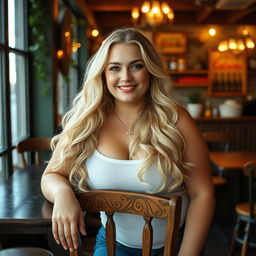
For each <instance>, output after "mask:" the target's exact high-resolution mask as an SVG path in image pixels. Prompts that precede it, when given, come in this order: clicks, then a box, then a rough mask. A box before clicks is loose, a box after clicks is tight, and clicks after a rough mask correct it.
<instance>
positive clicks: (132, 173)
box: [85, 150, 189, 249]
mask: <svg viewBox="0 0 256 256" xmlns="http://www.w3.org/2000/svg"><path fill="white" fill-rule="evenodd" d="M143 162H144V160H143V159H140V160H119V159H114V158H110V157H107V156H105V155H103V154H101V153H100V152H99V151H97V150H95V151H94V152H93V154H92V155H91V156H90V157H88V158H87V159H86V162H85V164H86V168H87V171H88V186H89V188H90V189H114V190H126V191H134V192H140V193H148V192H149V191H155V190H157V189H159V188H160V187H161V185H162V182H163V181H162V178H161V175H160V173H159V171H158V170H157V168H158V167H157V161H154V162H153V164H152V166H151V167H150V168H149V169H148V170H147V172H146V173H145V174H144V175H143V177H142V178H143V180H144V181H145V182H146V183H147V184H144V183H142V182H140V181H139V179H138V177H137V174H138V171H139V169H140V168H141V166H142V164H143ZM169 180H170V183H171V182H173V179H172V178H171V177H170V178H169ZM173 194H176V195H181V196H182V212H181V225H182V224H183V222H184V219H185V216H186V212H187V206H188V202H189V200H188V195H187V193H186V191H185V189H183V188H181V189H180V190H179V191H177V192H175V193H173ZM173 194H170V193H169V194H165V193H164V192H163V193H161V195H164V196H169V197H170V196H171V195H173ZM106 219H107V218H106V215H105V213H103V212H102V213H101V222H102V224H103V225H104V226H105V224H106ZM114 220H115V223H116V240H117V241H118V242H119V243H121V244H124V245H126V246H129V247H132V248H141V247H142V230H143V226H144V220H143V217H141V216H137V215H132V214H121V213H115V214H114ZM166 224H167V222H166V221H165V220H161V219H153V221H152V226H153V232H154V236H153V248H154V249H156V248H161V247H163V246H164V243H165V233H166Z"/></svg>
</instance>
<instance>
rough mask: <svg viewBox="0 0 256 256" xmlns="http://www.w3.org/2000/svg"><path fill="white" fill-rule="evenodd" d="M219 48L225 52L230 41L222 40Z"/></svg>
mask: <svg viewBox="0 0 256 256" xmlns="http://www.w3.org/2000/svg"><path fill="white" fill-rule="evenodd" d="M218 50H219V51H220V52H225V51H227V50H228V42H227V41H222V42H220V44H219V46H218Z"/></svg>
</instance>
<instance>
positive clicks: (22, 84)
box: [9, 53, 28, 142]
mask: <svg viewBox="0 0 256 256" xmlns="http://www.w3.org/2000/svg"><path fill="white" fill-rule="evenodd" d="M9 61H10V77H9V79H10V86H11V88H10V93H11V123H12V142H15V141H17V140H18V139H19V138H21V137H24V136H26V135H27V131H28V123H27V120H28V113H27V104H28V95H27V86H26V84H27V82H26V63H25V59H24V57H23V56H22V55H18V54H14V53H10V54H9Z"/></svg>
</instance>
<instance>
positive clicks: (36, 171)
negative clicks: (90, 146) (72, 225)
mask: <svg viewBox="0 0 256 256" xmlns="http://www.w3.org/2000/svg"><path fill="white" fill-rule="evenodd" d="M44 168H45V165H30V166H28V167H26V168H24V169H21V170H18V171H15V172H14V173H13V175H12V176H11V177H10V179H9V180H8V181H7V182H5V183H3V184H1V185H0V234H42V235H46V236H47V238H48V244H49V246H50V248H51V250H52V251H53V253H54V255H58V256H62V255H63V256H66V255H69V253H68V252H67V251H65V250H64V249H63V248H62V247H61V246H59V245H57V244H56V243H55V241H54V239H53V236H52V231H51V215H52V204H51V203H49V202H48V201H47V200H46V199H45V198H44V196H43V194H42V192H41V188H40V180H41V176H42V173H43V170H44Z"/></svg>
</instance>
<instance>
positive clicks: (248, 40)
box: [245, 38, 255, 49]
mask: <svg viewBox="0 0 256 256" xmlns="http://www.w3.org/2000/svg"><path fill="white" fill-rule="evenodd" d="M245 44H246V47H247V48H248V49H253V48H254V46H255V44H254V42H253V41H252V39H251V38H246V39H245Z"/></svg>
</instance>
